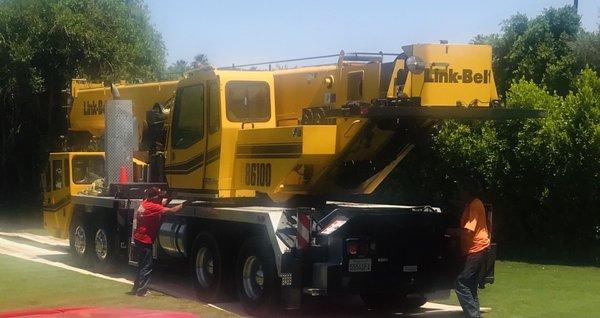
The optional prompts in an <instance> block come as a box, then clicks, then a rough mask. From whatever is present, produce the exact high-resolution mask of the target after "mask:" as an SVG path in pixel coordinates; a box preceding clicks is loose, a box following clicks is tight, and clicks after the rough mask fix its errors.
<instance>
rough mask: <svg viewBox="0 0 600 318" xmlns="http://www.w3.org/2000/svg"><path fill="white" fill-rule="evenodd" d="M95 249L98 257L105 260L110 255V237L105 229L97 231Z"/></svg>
mask: <svg viewBox="0 0 600 318" xmlns="http://www.w3.org/2000/svg"><path fill="white" fill-rule="evenodd" d="M94 241H95V243H96V244H95V250H96V256H98V259H101V260H104V259H106V256H107V255H108V239H107V236H106V233H105V232H104V230H103V229H98V231H96V238H95V240H94Z"/></svg>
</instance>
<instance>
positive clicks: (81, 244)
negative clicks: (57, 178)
mask: <svg viewBox="0 0 600 318" xmlns="http://www.w3.org/2000/svg"><path fill="white" fill-rule="evenodd" d="M74 234H75V235H74V242H73V246H74V247H75V252H76V253H77V254H78V255H83V254H84V253H85V248H86V246H85V240H86V238H85V229H84V228H83V227H82V226H81V225H78V226H77V228H75V233H74Z"/></svg>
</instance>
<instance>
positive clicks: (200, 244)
mask: <svg viewBox="0 0 600 318" xmlns="http://www.w3.org/2000/svg"><path fill="white" fill-rule="evenodd" d="M224 252H226V251H223V250H222V249H219V246H218V244H217V240H216V239H215V238H214V236H212V235H211V234H210V233H201V234H199V235H198V237H196V240H195V241H194V247H193V249H192V255H191V258H190V267H191V271H192V277H193V278H194V287H195V288H196V292H197V294H198V297H199V298H201V299H203V300H206V301H209V302H212V301H215V300H219V299H221V298H223V296H224V291H225V290H226V289H227V286H228V284H227V282H228V281H229V280H228V275H227V271H226V270H225V264H227V257H225V255H224Z"/></svg>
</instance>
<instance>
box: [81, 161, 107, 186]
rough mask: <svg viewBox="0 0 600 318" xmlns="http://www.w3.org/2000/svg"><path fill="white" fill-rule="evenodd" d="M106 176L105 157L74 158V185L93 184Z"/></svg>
mask: <svg viewBox="0 0 600 318" xmlns="http://www.w3.org/2000/svg"><path fill="white" fill-rule="evenodd" d="M103 175H104V157H102V156H74V157H73V183H75V184H91V183H92V182H94V181H96V180H98V179H102V176H103Z"/></svg>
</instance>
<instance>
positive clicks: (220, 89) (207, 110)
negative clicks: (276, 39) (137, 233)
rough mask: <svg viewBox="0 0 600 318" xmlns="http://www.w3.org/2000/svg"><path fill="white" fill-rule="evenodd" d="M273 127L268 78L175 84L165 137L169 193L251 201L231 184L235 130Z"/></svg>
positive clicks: (212, 73)
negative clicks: (231, 197) (240, 198)
mask: <svg viewBox="0 0 600 318" xmlns="http://www.w3.org/2000/svg"><path fill="white" fill-rule="evenodd" d="M275 126H276V120H275V100H274V85H273V75H272V73H270V72H260V71H256V72H253V71H248V72H240V71H231V70H213V69H204V70H198V71H194V72H192V73H190V74H189V75H188V76H187V77H186V78H185V79H182V80H181V81H180V83H179V85H178V88H177V93H176V98H175V105H174V110H173V113H172V116H171V125H170V127H171V128H170V131H169V135H168V138H167V144H168V151H167V155H166V158H165V176H166V178H167V182H168V183H169V186H170V188H172V189H175V190H178V189H179V190H185V191H186V192H195V193H201V194H204V195H209V196H214V197H219V196H226V197H229V196H253V195H254V191H247V190H246V191H244V190H239V189H237V190H236V188H235V187H234V186H233V184H232V183H233V178H234V176H233V164H234V161H235V160H234V159H235V147H236V143H237V137H238V131H239V130H246V129H260V128H274V127H275ZM219 192H220V193H219Z"/></svg>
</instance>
